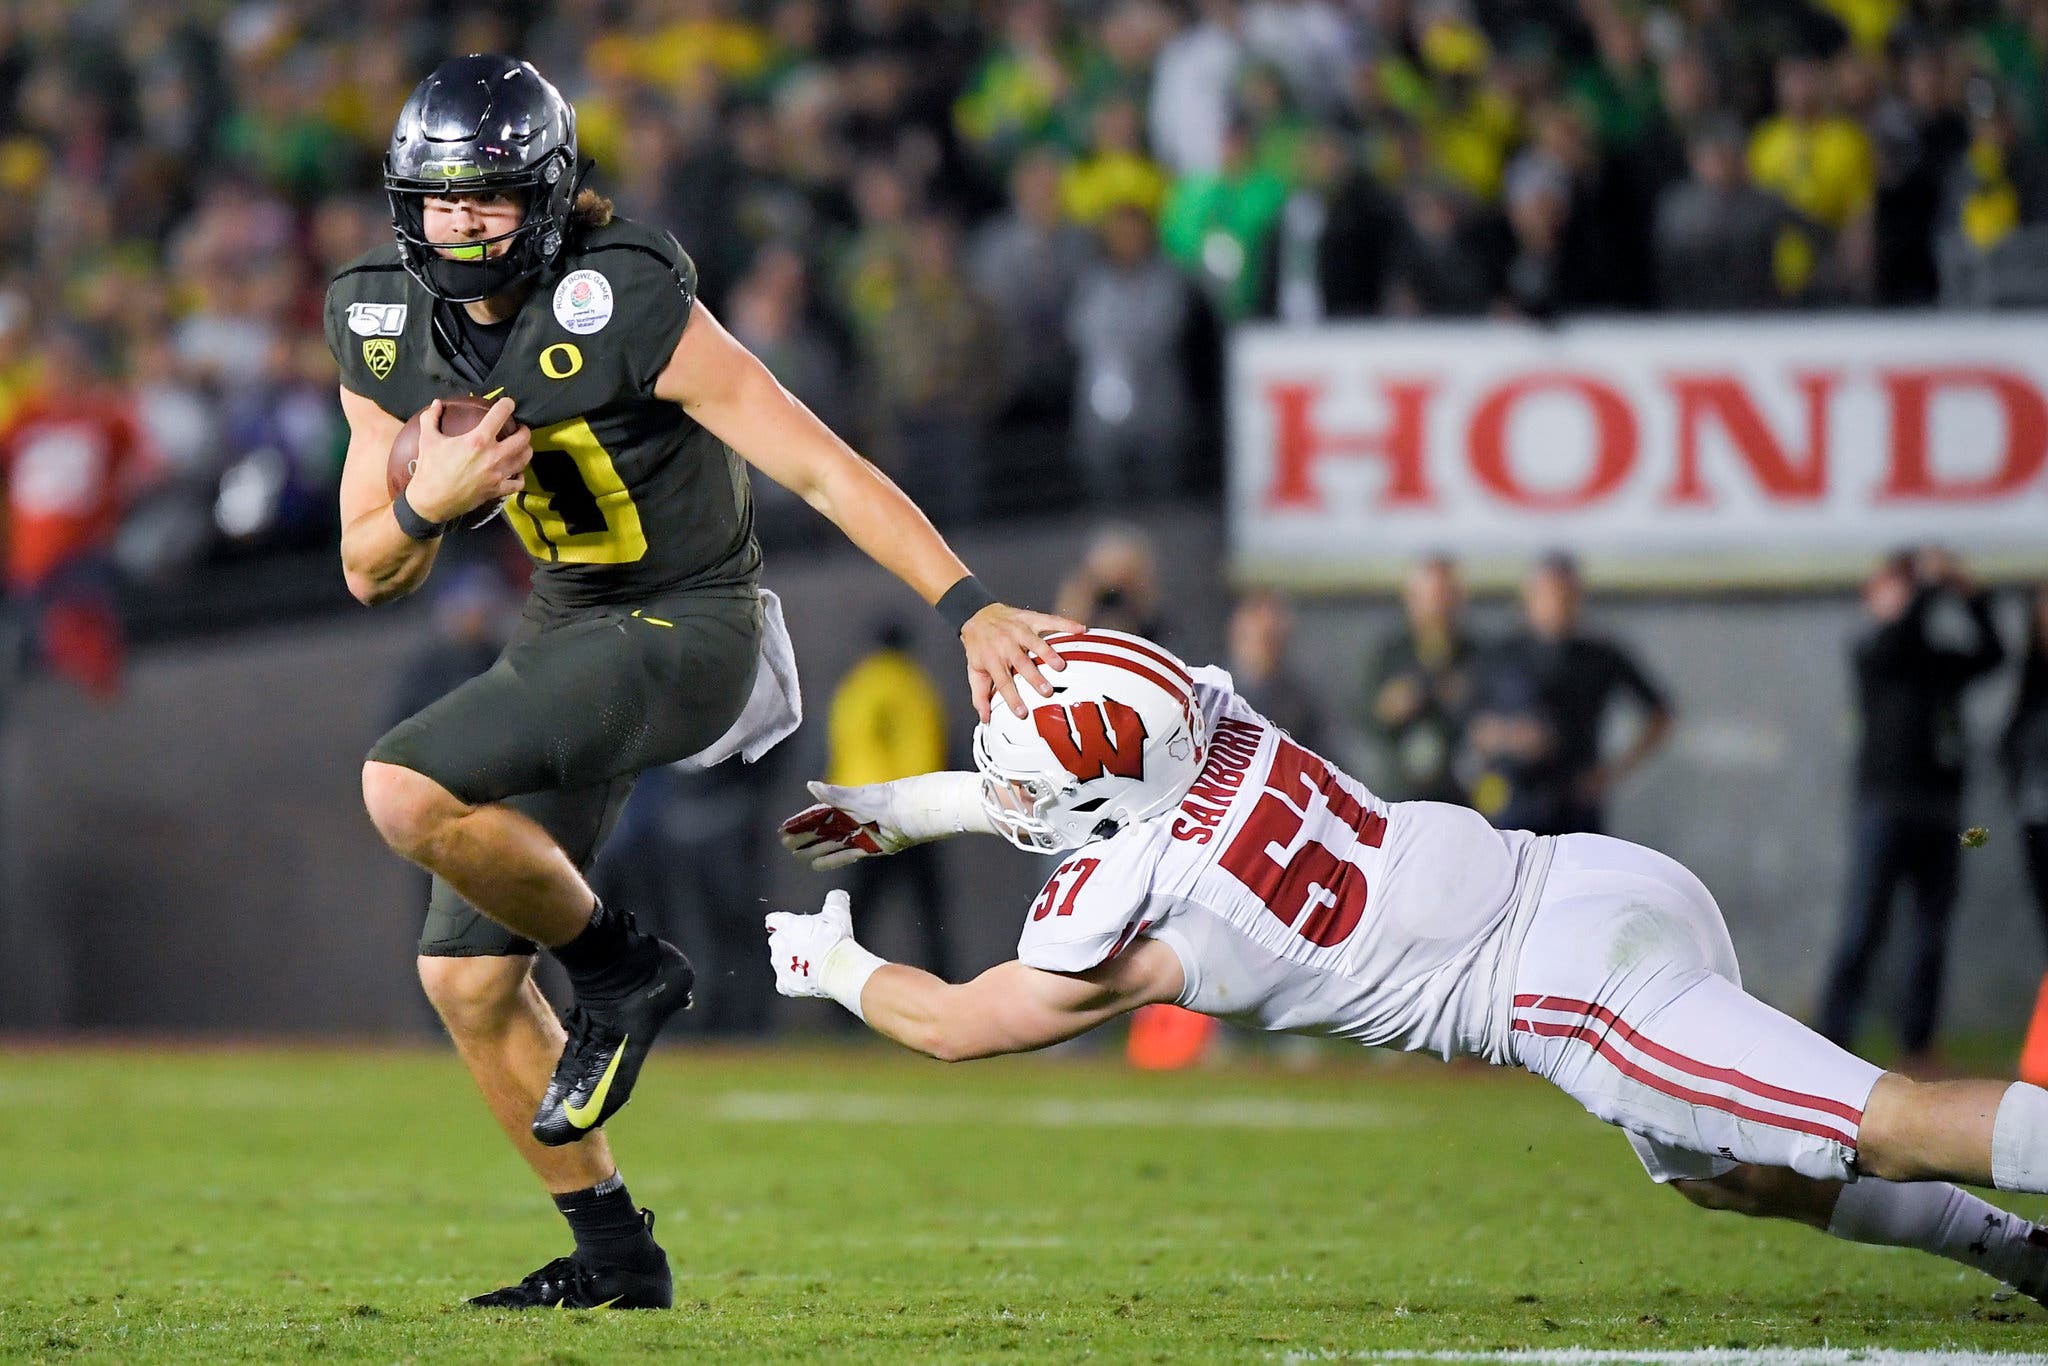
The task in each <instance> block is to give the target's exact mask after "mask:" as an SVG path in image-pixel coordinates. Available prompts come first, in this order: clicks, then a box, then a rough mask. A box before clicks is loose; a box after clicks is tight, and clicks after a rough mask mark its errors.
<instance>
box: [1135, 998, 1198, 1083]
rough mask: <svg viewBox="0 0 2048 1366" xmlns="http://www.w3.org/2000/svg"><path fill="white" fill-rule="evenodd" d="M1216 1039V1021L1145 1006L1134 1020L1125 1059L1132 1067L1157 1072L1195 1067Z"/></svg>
mask: <svg viewBox="0 0 2048 1366" xmlns="http://www.w3.org/2000/svg"><path fill="white" fill-rule="evenodd" d="M1215 1037H1216V1021H1215V1020H1213V1019H1211V1018H1210V1017H1209V1016H1207V1015H1197V1014H1196V1013H1195V1012H1194V1011H1192V1010H1183V1009H1182V1008H1181V1007H1179V1006H1168V1005H1157V1006H1145V1007H1143V1008H1142V1009H1140V1010H1139V1011H1138V1013H1137V1014H1135V1015H1133V1016H1131V1038H1130V1042H1129V1043H1127V1044H1126V1045H1125V1046H1124V1056H1125V1057H1127V1058H1129V1059H1130V1063H1131V1066H1133V1067H1142V1068H1145V1069H1147V1070H1148V1071H1153V1072H1171V1071H1175V1070H1177V1069H1179V1068H1182V1067H1192V1066H1194V1065H1195V1064H1196V1063H1198V1062H1200V1061H1201V1060H1202V1054H1203V1053H1205V1052H1207V1051H1208V1048H1209V1040H1211V1039H1213V1038H1215Z"/></svg>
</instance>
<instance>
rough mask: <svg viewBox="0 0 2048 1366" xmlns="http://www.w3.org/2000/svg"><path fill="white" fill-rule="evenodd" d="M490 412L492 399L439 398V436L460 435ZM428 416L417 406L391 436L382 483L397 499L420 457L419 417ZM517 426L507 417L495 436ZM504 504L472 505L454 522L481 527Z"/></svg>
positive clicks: (507, 433) (506, 433)
mask: <svg viewBox="0 0 2048 1366" xmlns="http://www.w3.org/2000/svg"><path fill="white" fill-rule="evenodd" d="M490 411H491V401H490V400H486V399H481V398H471V397H469V396H467V395H462V396H458V397H455V398H444V399H442V400H441V435H443V436H460V435H462V434H463V433H464V432H466V431H469V430H470V429H471V428H473V427H475V426H476V424H477V423H479V422H482V421H483V420H484V414H486V413H488V412H490ZM426 415H427V410H426V409H425V408H422V409H420V410H419V411H418V412H416V413H414V414H413V415H412V416H411V417H410V418H408V419H407V420H406V424H405V425H404V426H403V427H400V428H399V429H398V435H397V436H395V437H393V438H392V439H391V463H390V464H389V465H387V466H386V467H385V469H384V482H385V484H386V486H387V487H388V488H389V489H390V490H391V496H392V497H393V498H396V497H397V496H398V495H399V494H401V493H404V492H405V486H406V485H407V484H410V483H411V482H412V472H413V469H414V468H415V466H416V465H417V464H418V462H419V458H420V419H422V418H424V417H425V416H426ZM518 429H519V423H518V420H517V419H515V418H506V419H505V425H504V426H503V427H502V428H500V429H499V431H498V435H499V436H501V437H503V436H510V435H511V434H512V433H513V432H515V431H517V430H518ZM503 506H504V504H503V503H496V502H494V503H485V504H483V505H482V506H480V507H476V508H472V509H470V510H469V511H468V512H465V513H463V514H462V515H461V516H460V517H457V518H456V519H455V525H456V526H457V527H458V528H459V529H461V530H464V531H468V530H471V529H472V528H475V527H480V526H482V525H483V524H484V523H486V522H488V521H490V520H491V518H493V517H495V516H497V515H498V512H499V510H500V509H501V508H502V507H503Z"/></svg>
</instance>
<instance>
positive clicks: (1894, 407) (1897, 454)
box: [1877, 366, 2048, 503]
mask: <svg viewBox="0 0 2048 1366" xmlns="http://www.w3.org/2000/svg"><path fill="white" fill-rule="evenodd" d="M1877 378H1878V382H1879V383H1881V384H1882V385H1884V391H1885V397H1886V398H1887V399H1888V400H1889V401H1890V404H1891V419H1892V451H1891V455H1892V467H1891V476H1890V478H1888V479H1886V480H1885V484H1884V487H1883V488H1881V489H1879V490H1878V491H1877V498H1878V501H1879V502H1895V501H1898V500H1901V499H1917V500H1922V501H1926V502H1937V503H1975V502H1983V501H1985V500H1987V499H1992V498H2000V497H2003V496H2004V495H2006V494H2009V493H2013V492H2016V491H2017V490H2019V489H2021V488H2024V487H2025V486H2026V485H2027V484H2028V483H2030V482H2032V480H2033V479H2034V477H2035V476H2036V475H2038V474H2040V472H2041V467H2042V466H2043V464H2044V463H2048V403H2043V401H2042V398H2041V392H2040V390H2038V389H2036V388H2035V387H2034V385H2033V384H2032V383H2031V382H2030V381H2029V380H2028V379H2027V377H2026V376H2024V375H2021V374H2017V373H2015V372H2014V371H2011V370H1993V369H1989V368H1977V367H1970V366H1956V367H1952V368H1946V369H1929V370H1885V371H1881V372H1880V373H1879V374H1878V377H1877ZM1942 389H1984V390H1989V391H1990V392H1991V394H1992V395H1993V396H1994V397H1996V398H1997V400H1998V405H1999V407H2001V408H2003V409H2004V410H2005V450H2004V452H2003V454H2001V455H2000V457H1999V462H1998V468H1997V469H1995V470H1993V471H1992V472H1991V473H1990V474H1987V475H1984V476H1983V477H1982V478H1978V479H1946V480H1944V479H1937V478H1936V476H1935V473H1934V466H1933V463H1932V461H1931V459H1930V458H1929V454H1928V434H1929V426H1930V423H1931V410H1932V408H1933V403H1932V400H1933V397H1934V395H1935V393H1936V392H1937V391H1939V390H1942Z"/></svg>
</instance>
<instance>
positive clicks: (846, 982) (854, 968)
mask: <svg viewBox="0 0 2048 1366" xmlns="http://www.w3.org/2000/svg"><path fill="white" fill-rule="evenodd" d="M887 962H888V960H887V959H886V958H880V957H877V956H876V955H874V954H872V953H869V952H868V951H867V950H866V949H864V948H862V947H861V946H860V945H859V944H858V943H856V942H855V941H853V940H851V939H842V940H840V941H839V942H838V943H837V944H834V945H833V946H832V947H831V948H830V949H827V950H826V951H825V961H824V962H823V963H821V964H819V965H818V985H819V986H821V987H823V988H825V994H826V995H827V996H830V997H831V998H832V999H833V1000H835V1001H837V1002H839V1004H841V1005H843V1006H845V1007H846V1008H847V1009H848V1010H850V1011H852V1012H853V1014H854V1018H856V1019H858V1020H859V1021H860V1022H861V1023H862V1024H866V1023H867V1020H868V1017H867V1014H866V1012H865V1011H863V1010H862V1009H861V1008H860V994H861V992H863V991H865V990H866V989H867V985H868V978H870V977H872V976H874V975H875V969H876V968H879V967H882V966H883V965H884V964H886V963H887Z"/></svg>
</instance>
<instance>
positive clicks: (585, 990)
mask: <svg viewBox="0 0 2048 1366" xmlns="http://www.w3.org/2000/svg"><path fill="white" fill-rule="evenodd" d="M652 942H653V939H652V936H650V935H646V934H642V933H641V932H640V929H639V927H638V926H636V925H634V923H633V917H632V916H631V915H630V914H629V913H627V912H625V911H618V910H614V909H612V908H611V907H609V906H607V905H605V904H604V903H603V902H602V901H600V902H598V903H597V905H596V906H595V907H593V908H592V909H591V912H590V923H589V924H588V925H585V926H584V927H583V929H582V931H581V932H580V933H579V934H577V936H576V937H575V938H574V939H571V940H570V941H569V942H568V943H566V944H564V945H562V946H561V947H560V948H557V949H554V950H553V953H554V955H555V958H556V959H557V961H559V962H560V963H561V965H562V966H563V967H564V968H565V969H567V970H568V973H569V984H570V985H571V986H573V987H575V988H576V996H577V998H578V999H579V1000H590V999H593V998H603V997H606V996H619V995H623V994H624V993H626V992H627V991H630V990H631V989H632V988H634V987H635V986H638V985H639V984H640V981H641V979H643V978H644V977H646V975H647V965H646V961H645V959H646V955H645V954H644V953H643V952H640V950H641V949H642V948H643V947H644V946H648V945H651V944H652Z"/></svg>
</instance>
